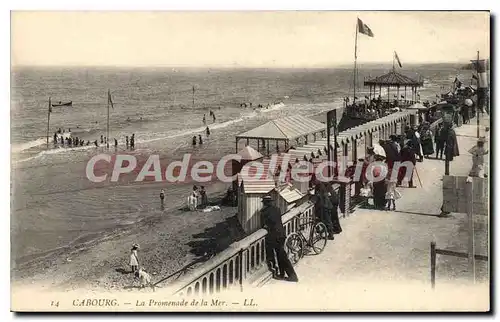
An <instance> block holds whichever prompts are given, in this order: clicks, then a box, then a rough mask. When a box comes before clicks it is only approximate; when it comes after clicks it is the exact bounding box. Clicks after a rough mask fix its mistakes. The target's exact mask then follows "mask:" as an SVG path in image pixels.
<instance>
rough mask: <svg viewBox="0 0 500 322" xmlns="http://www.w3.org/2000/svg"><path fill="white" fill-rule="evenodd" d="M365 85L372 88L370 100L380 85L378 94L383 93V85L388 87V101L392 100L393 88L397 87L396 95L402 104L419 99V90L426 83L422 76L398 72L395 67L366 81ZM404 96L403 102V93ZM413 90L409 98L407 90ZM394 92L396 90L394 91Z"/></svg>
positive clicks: (409, 103)
mask: <svg viewBox="0 0 500 322" xmlns="http://www.w3.org/2000/svg"><path fill="white" fill-rule="evenodd" d="M364 85H365V86H369V88H370V100H371V99H372V98H375V97H376V95H377V93H376V92H377V87H378V95H382V87H384V88H387V101H388V102H391V88H393V89H394V88H396V97H397V101H398V106H401V105H411V104H413V103H415V102H417V101H418V97H419V96H420V95H419V94H418V92H417V89H418V88H419V87H422V86H423V85H424V80H423V78H422V77H419V79H418V80H415V79H412V78H410V77H408V76H406V75H403V74H401V73H398V72H397V71H396V69H395V68H393V69H392V70H391V71H390V72H389V73H387V74H384V75H381V76H378V77H374V78H371V79H368V80H365V81H364ZM403 89H404V96H403V98H404V99H403V102H404V104H401V95H402V94H401V93H403ZM408 89H409V90H410V91H411V99H410V100H408V99H407V96H406V95H407V90H408ZM393 93H394V92H393Z"/></svg>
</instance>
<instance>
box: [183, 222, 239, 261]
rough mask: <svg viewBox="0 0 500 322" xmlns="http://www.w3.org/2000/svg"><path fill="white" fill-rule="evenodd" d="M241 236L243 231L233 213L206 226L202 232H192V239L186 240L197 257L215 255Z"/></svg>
mask: <svg viewBox="0 0 500 322" xmlns="http://www.w3.org/2000/svg"><path fill="white" fill-rule="evenodd" d="M243 236H244V232H243V230H242V229H241V227H240V225H239V223H238V219H237V217H236V215H234V216H232V217H228V218H226V220H224V221H222V222H219V223H217V224H216V225H215V226H213V227H210V228H206V229H205V230H204V231H203V232H202V233H199V234H194V235H193V239H194V240H192V241H190V242H188V243H187V245H188V246H190V247H191V250H190V252H191V253H192V254H194V255H195V256H197V257H202V256H207V255H215V254H217V253H220V252H221V251H223V250H225V249H226V248H228V247H229V245H231V244H232V243H234V242H236V241H238V240H240V239H241V238H243ZM210 257H211V256H210Z"/></svg>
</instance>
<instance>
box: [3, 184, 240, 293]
mask: <svg viewBox="0 0 500 322" xmlns="http://www.w3.org/2000/svg"><path fill="white" fill-rule="evenodd" d="M221 187H222V185H217V184H215V185H213V186H211V187H210V188H209V190H208V191H209V192H211V191H213V192H212V193H211V194H210V195H209V200H210V202H211V203H218V202H219V201H220V199H221V197H222V194H221V193H220V192H217V191H216V189H220V188H221ZM235 214H236V208H234V207H225V206H222V207H221V211H214V212H206V213H204V212H202V211H196V212H191V211H189V210H186V209H184V207H181V208H174V209H165V211H164V212H162V213H161V214H159V215H156V216H152V217H150V218H148V219H146V220H143V221H142V222H141V223H140V224H137V225H136V226H134V227H133V228H130V229H127V230H118V231H116V232H115V233H114V234H110V235H109V236H107V237H106V238H105V239H102V240H97V241H94V242H92V243H89V244H87V245H79V246H77V247H74V248H73V249H71V250H70V251H69V252H68V250H65V251H64V253H65V254H68V255H65V256H67V257H64V258H62V257H60V255H61V254H58V253H54V254H51V256H48V257H46V258H44V259H43V260H36V261H33V262H32V263H30V264H27V265H26V266H27V267H23V270H22V273H20V274H19V275H17V274H16V272H15V271H14V273H13V275H14V276H13V281H12V282H13V284H12V285H13V288H16V287H18V286H19V287H22V286H29V285H37V288H38V287H40V290H44V289H45V290H52V291H53V290H58V291H63V290H72V289H73V290H74V289H94V290H97V289H100V290H110V289H113V290H120V289H123V290H127V289H133V288H134V285H137V281H134V278H133V274H131V273H130V266H129V265H128V263H129V254H130V248H131V246H132V244H134V243H138V244H139V245H140V250H139V254H138V255H139V261H140V265H141V267H142V268H143V269H144V270H146V271H147V272H149V273H150V274H151V275H152V276H153V282H156V281H159V280H160V279H162V278H164V277H167V276H168V275H169V274H171V273H174V272H175V271H176V270H178V269H180V268H182V267H183V266H185V265H187V264H189V263H192V262H193V261H195V260H196V259H200V258H201V259H202V258H203V257H204V255H205V254H206V253H209V254H210V253H212V254H213V253H217V252H219V251H221V250H224V249H225V248H226V247H227V246H228V245H229V244H230V243H232V242H234V241H236V240H238V239H240V238H241V237H242V235H243V233H242V231H240V230H239V228H238V223H237V220H236V218H235ZM214 223H215V224H214ZM163 284H164V283H163Z"/></svg>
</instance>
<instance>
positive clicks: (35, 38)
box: [11, 11, 490, 68]
mask: <svg viewBox="0 0 500 322" xmlns="http://www.w3.org/2000/svg"><path fill="white" fill-rule="evenodd" d="M356 17H359V18H360V19H361V20H363V22H364V23H365V24H367V25H368V26H369V27H370V28H371V30H372V31H373V33H374V35H375V37H373V38H370V37H367V36H365V35H362V34H359V35H358V62H359V63H360V64H362V63H364V62H365V63H368V62H384V63H391V62H392V58H393V51H396V52H397V53H398V56H399V58H400V59H401V61H402V63H403V64H404V63H429V62H452V63H458V62H460V63H462V62H464V63H466V62H468V61H469V60H470V59H474V58H475V57H476V55H477V51H478V50H479V51H480V53H481V58H488V57H489V51H490V45H489V44H490V32H489V30H490V21H489V19H490V18H489V13H488V12H446V11H444V12H373V11H365V12H351V11H344V12H338V11H337V12H335V11H288V12H284V11H281V12H277V11H274V12H273V11H267V12H154V11H151V12H133V11H132V12H130V11H129V12H109V11H108V12H84V11H75V12H64V11H60V12H57V11H54V12H48V11H44V12H36V11H31V12H26V11H13V12H12V13H11V64H12V66H23V65H29V66H154V67H161V66H191V67H218V66H220V67H268V68H273V67H275V68H288V67H304V68H307V67H310V68H314V67H329V66H335V65H343V64H350V63H352V62H353V60H354V42H355V34H356V29H355V27H356Z"/></svg>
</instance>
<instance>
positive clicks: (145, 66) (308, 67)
mask: <svg viewBox="0 0 500 322" xmlns="http://www.w3.org/2000/svg"><path fill="white" fill-rule="evenodd" d="M363 64H365V65H382V66H391V65H392V62H387V61H383V62H381V61H370V62H362V63H359V62H358V65H363ZM436 64H449V65H469V64H470V61H463V62H462V61H426V62H406V63H404V65H410V66H415V65H436ZM404 65H403V66H404ZM51 67H53V68H58V67H59V68H61V67H86V68H198V69H212V68H223V69H230V68H232V69H249V68H252V69H324V68H338V67H345V68H347V67H348V68H352V63H339V64H332V65H310V66H308V65H304V66H294V65H291V66H242V65H161V64H159V65H84V64H82V65H77V64H68V65H64V64H61V65H57V64H54V65H30V64H26V65H24V64H20V65H12V64H11V65H10V68H11V69H14V68H51ZM399 69H404V67H403V68H399Z"/></svg>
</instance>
